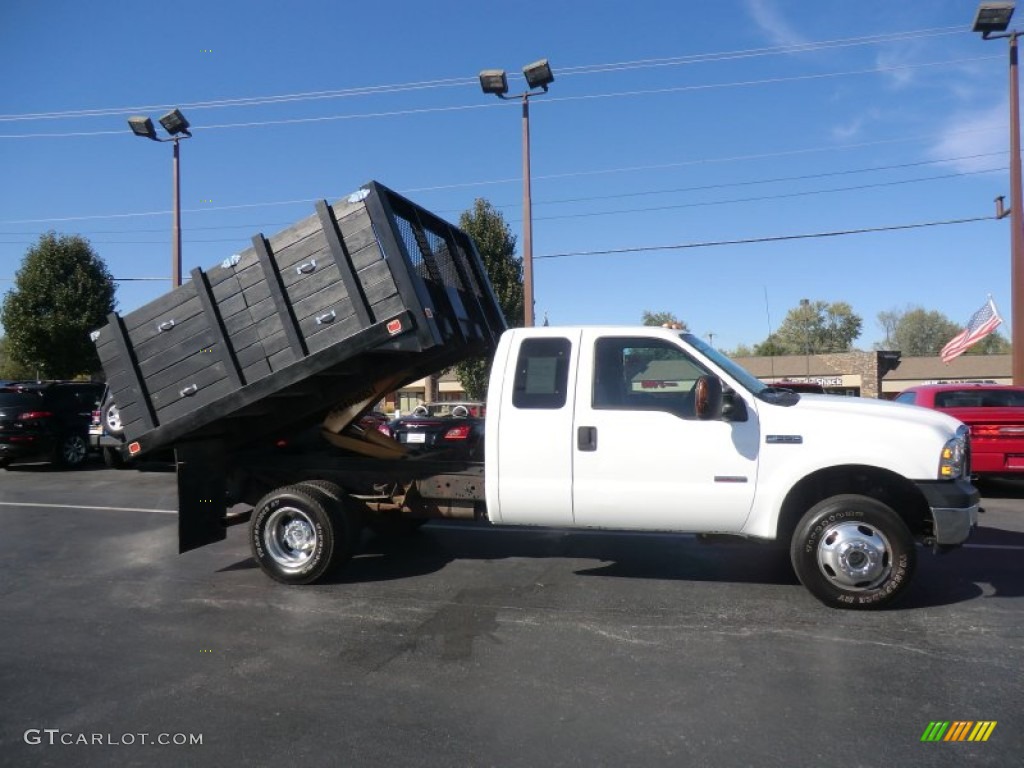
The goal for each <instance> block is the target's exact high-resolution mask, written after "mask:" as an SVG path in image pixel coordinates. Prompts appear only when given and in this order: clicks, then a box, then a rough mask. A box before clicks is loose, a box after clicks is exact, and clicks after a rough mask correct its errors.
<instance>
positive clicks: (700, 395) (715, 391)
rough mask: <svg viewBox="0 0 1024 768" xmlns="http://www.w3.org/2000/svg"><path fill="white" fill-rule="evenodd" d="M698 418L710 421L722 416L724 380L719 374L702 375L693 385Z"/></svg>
mask: <svg viewBox="0 0 1024 768" xmlns="http://www.w3.org/2000/svg"><path fill="white" fill-rule="evenodd" d="M693 400H694V408H695V411H696V414H697V418H698V419H700V420H701V421H710V420H711V419H718V418H721V416H722V380H721V379H720V378H718V377H717V376H701V377H700V378H699V379H697V383H696V384H694V386H693Z"/></svg>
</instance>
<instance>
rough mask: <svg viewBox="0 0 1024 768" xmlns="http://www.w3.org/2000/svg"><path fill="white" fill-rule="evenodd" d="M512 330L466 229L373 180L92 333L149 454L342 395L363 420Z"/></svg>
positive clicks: (313, 409)
mask: <svg viewBox="0 0 1024 768" xmlns="http://www.w3.org/2000/svg"><path fill="white" fill-rule="evenodd" d="M504 329H505V321H504V318H503V316H502V313H501V309H500V307H499V305H498V303H497V300H496V298H495V296H494V293H493V290H492V289H491V285H490V282H489V281H488V279H487V275H486V272H485V270H484V267H483V264H482V262H481V260H480V257H479V255H478V254H477V252H476V249H475V247H474V245H473V242H472V240H471V239H470V238H469V236H468V235H466V233H465V232H463V231H461V230H460V229H458V228H456V227H454V226H452V225H451V224H448V223H447V222H445V221H443V220H441V219H440V218H438V217H437V216H434V215H433V214H431V213H429V212H428V211H426V210H424V209H423V208H421V207H419V206H417V205H415V204H414V203H412V202H410V201H409V200H407V199H406V198H404V197H402V196H400V195H398V194H397V193H395V192H393V191H391V190H390V189H387V188H386V187H384V186H383V185H381V184H379V183H377V182H370V183H368V184H366V185H365V186H364V187H363V188H361V189H360V190H359V191H358V192H356V193H355V194H353V195H351V196H350V197H349V198H347V199H345V200H341V201H339V202H337V203H335V204H333V205H329V204H328V203H327V202H326V201H323V202H319V203H317V205H316V215H314V216H311V217H309V218H307V219H304V220H302V221H300V222H299V223H297V224H295V225H294V226H292V227H290V228H288V229H286V230H284V231H283V232H279V233H278V234H276V235H273V236H271V237H269V238H267V237H264V236H263V235H262V234H258V235H256V236H254V237H253V238H252V247H251V248H248V249H246V250H245V251H243V252H242V253H240V254H237V255H235V256H232V257H230V258H228V259H226V260H225V261H224V262H223V263H221V264H220V265H219V266H216V267H214V268H212V269H210V270H208V271H203V270H201V269H194V270H192V273H191V281H190V282H187V283H186V284H184V285H182V286H181V287H179V288H176V289H174V290H172V291H171V292H170V293H168V294H166V295H164V296H162V297H161V298H159V299H156V300H155V301H152V302H150V303H149V304H147V305H145V306H143V307H141V308H139V309H137V310H135V311H134V312H131V313H129V314H127V315H125V316H123V317H122V316H120V315H118V314H117V313H113V314H111V315H110V317H109V323H108V324H107V325H105V326H104V327H103V328H101V329H100V330H99V331H97V332H96V333H95V334H94V340H95V342H96V345H97V349H98V350H99V356H100V360H101V361H102V363H103V368H104V371H105V372H106V374H107V379H108V381H109V383H110V387H111V391H112V395H113V399H114V401H115V402H116V403H117V406H118V408H119V410H120V414H121V421H122V424H123V425H124V431H125V437H126V439H127V441H128V444H129V446H130V452H131V453H132V454H144V453H146V452H148V451H151V450H153V449H155V448H160V447H163V446H168V445H175V446H180V445H181V444H183V443H193V444H198V443H205V442H207V441H209V440H215V441H216V442H217V444H218V446H219V447H220V449H221V450H224V449H227V450H229V451H230V450H231V449H232V448H234V447H240V446H243V445H244V446H251V445H253V444H254V442H258V441H259V440H260V439H261V438H263V437H266V438H269V437H272V436H274V435H276V434H280V433H281V432H283V431H287V430H292V429H296V428H300V427H302V426H305V425H311V424H314V423H316V422H317V421H319V420H322V419H323V418H324V416H325V414H327V413H328V412H331V411H338V409H340V411H338V412H340V413H342V414H344V415H343V417H342V418H341V420H340V422H345V421H347V420H351V418H354V417H355V416H356V415H358V413H359V412H360V411H362V410H364V409H365V408H367V407H369V406H371V405H372V404H373V403H375V402H377V401H378V400H379V399H380V397H381V396H382V395H383V394H384V393H385V392H389V391H392V390H395V389H398V388H399V387H401V386H403V385H406V384H408V383H410V382H412V381H415V380H416V379H419V378H421V377H423V376H425V375H427V374H430V373H435V372H437V371H440V370H442V369H444V368H446V367H448V366H450V365H452V364H453V363H455V362H457V361H459V360H462V359H465V358H467V357H470V356H473V355H475V354H479V353H483V352H486V351H488V350H490V349H491V348H493V346H494V345H495V344H496V342H497V338H498V336H499V335H500V334H501V332H502V331H503V330H504ZM336 421H337V420H336ZM341 425H342V424H341V423H338V424H336V426H341Z"/></svg>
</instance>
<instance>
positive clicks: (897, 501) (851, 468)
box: [776, 464, 932, 540]
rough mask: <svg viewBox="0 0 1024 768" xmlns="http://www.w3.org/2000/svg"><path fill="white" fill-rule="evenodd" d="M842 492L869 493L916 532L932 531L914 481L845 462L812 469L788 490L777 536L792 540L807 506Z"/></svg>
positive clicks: (892, 473) (924, 505) (880, 470)
mask: <svg viewBox="0 0 1024 768" xmlns="http://www.w3.org/2000/svg"><path fill="white" fill-rule="evenodd" d="M842 493H855V494H858V495H861V496H867V497H869V498H872V499H875V500H877V501H880V502H881V503H883V504H885V505H887V506H889V507H890V508H891V509H893V510H894V511H895V512H896V513H897V514H898V515H899V516H900V517H901V518H902V519H903V522H904V523H906V525H907V528H909V529H910V532H911V533H912V534H913V535H914V536H918V537H920V536H927V535H930V534H931V532H932V519H931V510H930V509H929V508H928V502H927V500H926V499H925V497H924V494H922V493H921V491H920V489H919V488H918V487H917V486H916V485H915V484H914V483H913V482H912V481H910V480H908V479H907V478H905V477H903V476H902V475H898V474H896V473H895V472H892V471H890V470H887V469H882V468H880V467H872V466H866V465H860V464H846V465H842V466H836V467H826V468H823V469H819V470H817V471H815V472H812V473H811V474H809V475H807V476H806V477H803V478H802V479H801V480H800V481H799V482H797V483H796V484H795V485H794V486H793V487H792V488H791V489H790V490H789V493H787V494H786V497H785V498H784V499H783V502H782V506H781V508H780V510H779V519H778V527H777V529H776V537H777V538H778V539H779V540H789V539H790V538H791V537H792V535H793V531H794V529H795V528H796V526H797V523H799V522H800V519H801V518H802V517H803V516H804V514H805V513H806V512H807V510H809V509H810V508H811V507H813V506H814V505H815V504H817V503H818V502H819V501H822V500H823V499H827V498H829V497H831V496H837V495H839V494H842Z"/></svg>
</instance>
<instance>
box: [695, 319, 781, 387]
mask: <svg viewBox="0 0 1024 768" xmlns="http://www.w3.org/2000/svg"><path fill="white" fill-rule="evenodd" d="M679 336H680V337H681V338H682V339H683V341H685V342H686V343H687V344H689V345H690V346H691V347H694V348H695V349H697V350H698V351H700V353H701V354H703V355H704V356H705V357H707V358H708V359H709V360H710V361H711V362H713V363H714V364H715V365H717V366H718V367H719V368H721V369H722V370H723V371H725V372H726V373H728V374H729V375H730V376H732V377H733V378H734V379H736V381H738V382H739V383H740V384H742V385H743V387H744V388H745V389H747V390H749V391H750V392H751V393H753V394H755V395H756V394H758V393H759V392H761V390H763V389H766V388H767V385H766V384H765V383H764V382H763V381H761V380H760V379H758V378H757V377H756V376H754V375H753V374H752V373H750V372H749V371H747V370H746V369H745V368H743V367H741V366H739V365H737V364H736V363H734V362H733V361H732V360H730V359H729V358H728V357H726V356H725V355H723V354H722V353H721V352H719V351H718V350H717V349H715V348H714V347H712V346H711V345H710V344H708V343H707V342H705V341H703V340H702V339H701V338H700V337H698V336H694V335H693V334H692V333H681V334H679Z"/></svg>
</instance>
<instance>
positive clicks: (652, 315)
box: [643, 309, 690, 331]
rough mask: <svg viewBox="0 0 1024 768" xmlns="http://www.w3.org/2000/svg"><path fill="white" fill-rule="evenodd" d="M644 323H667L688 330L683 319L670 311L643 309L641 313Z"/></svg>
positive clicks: (660, 324)
mask: <svg viewBox="0 0 1024 768" xmlns="http://www.w3.org/2000/svg"><path fill="white" fill-rule="evenodd" d="M643 324H644V325H658V326H662V325H668V326H676V325H678V326H680V328H679V330H681V331H688V330H690V328H689V326H687V325H686V323H685V322H684V321H683V320H680V319H679V318H678V317H676V316H675V315H674V314H673V313H671V312H652V311H651V310H649V309H645V310H644V314H643Z"/></svg>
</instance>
